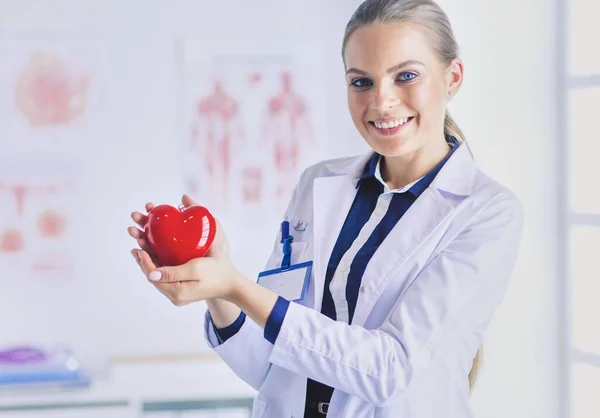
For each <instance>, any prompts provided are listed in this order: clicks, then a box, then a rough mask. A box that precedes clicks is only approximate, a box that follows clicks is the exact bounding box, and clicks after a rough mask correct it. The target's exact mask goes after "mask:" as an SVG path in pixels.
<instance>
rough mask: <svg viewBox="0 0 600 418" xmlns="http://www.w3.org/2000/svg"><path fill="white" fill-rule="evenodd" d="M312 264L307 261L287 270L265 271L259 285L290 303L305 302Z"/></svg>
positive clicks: (259, 276)
mask: <svg viewBox="0 0 600 418" xmlns="http://www.w3.org/2000/svg"><path fill="white" fill-rule="evenodd" d="M312 264H313V262H312V261H306V262H304V263H300V264H295V265H293V266H290V267H289V268H287V269H282V268H278V269H273V270H268V271H263V272H262V273H260V274H259V275H258V281H257V283H258V284H260V285H261V286H263V287H266V288H267V289H269V290H272V291H273V292H275V293H276V294H277V295H278V296H281V297H282V298H285V299H287V300H289V301H292V302H296V301H300V300H303V299H304V296H305V294H306V290H307V289H308V283H309V281H310V273H311V271H312Z"/></svg>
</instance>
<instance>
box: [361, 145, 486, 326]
mask: <svg viewBox="0 0 600 418" xmlns="http://www.w3.org/2000/svg"><path fill="white" fill-rule="evenodd" d="M475 172H476V166H475V163H474V161H473V159H472V157H471V155H470V153H469V150H468V147H467V146H466V144H464V143H461V144H460V148H459V149H457V150H456V152H455V153H454V154H453V155H452V156H451V157H450V159H449V160H448V161H447V162H446V164H444V167H442V169H441V170H440V172H439V173H438V175H437V176H436V178H435V179H434V181H433V182H432V183H431V185H430V186H429V187H428V188H427V189H426V190H425V191H424V192H423V194H421V196H420V197H419V198H418V199H417V200H416V201H415V203H413V205H412V206H411V207H410V209H409V210H408V211H407V212H406V213H405V214H404V216H402V218H400V220H399V221H398V223H397V224H396V226H395V227H394V228H393V229H392V230H391V231H390V233H389V235H388V236H387V237H386V238H385V240H384V241H383V242H382V243H381V245H380V247H379V248H378V250H377V251H376V252H375V254H374V255H373V258H371V260H370V261H369V264H368V265H367V268H366V270H365V273H364V275H363V281H362V283H363V289H364V291H361V292H360V293H359V295H358V300H357V303H356V310H355V312H354V317H353V319H352V323H353V324H356V325H364V324H365V321H366V320H367V317H368V316H369V313H370V312H371V309H372V308H373V306H374V305H375V302H376V301H377V299H378V298H379V297H380V296H381V293H382V292H383V291H384V290H385V289H386V287H387V285H388V284H389V282H390V280H392V278H393V277H394V275H395V274H396V273H397V272H398V270H399V269H400V268H401V267H402V266H403V265H404V264H405V263H406V261H407V260H408V259H409V258H410V257H412V256H413V255H414V254H415V252H416V251H417V249H418V248H419V247H420V246H421V245H422V244H423V242H424V241H425V240H426V239H427V237H429V236H431V234H433V233H434V232H435V231H436V230H437V229H438V228H439V227H440V226H441V225H442V224H443V223H444V221H445V220H446V219H447V218H448V217H449V216H452V213H453V212H454V210H455V205H456V204H458V202H460V201H461V200H462V199H463V198H465V197H466V196H469V195H470V194H471V192H472V189H473V182H474V178H475ZM449 196H452V198H450V199H448V197H449ZM423 262H425V260H423Z"/></svg>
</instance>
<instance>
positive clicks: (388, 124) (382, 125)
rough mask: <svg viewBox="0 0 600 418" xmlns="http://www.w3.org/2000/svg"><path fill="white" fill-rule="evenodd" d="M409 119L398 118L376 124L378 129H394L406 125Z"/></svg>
mask: <svg viewBox="0 0 600 418" xmlns="http://www.w3.org/2000/svg"><path fill="white" fill-rule="evenodd" d="M408 119H409V118H403V119H397V120H395V121H392V122H375V126H376V127H377V128H378V129H392V128H395V127H397V126H400V125H404V124H405V123H406V122H408Z"/></svg>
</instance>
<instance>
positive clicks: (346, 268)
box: [340, 264, 348, 273]
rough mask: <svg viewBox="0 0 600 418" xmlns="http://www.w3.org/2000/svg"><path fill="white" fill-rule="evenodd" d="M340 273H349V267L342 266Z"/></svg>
mask: <svg viewBox="0 0 600 418" xmlns="http://www.w3.org/2000/svg"><path fill="white" fill-rule="evenodd" d="M340 271H341V272H342V273H345V272H347V271H348V266H346V265H345V264H342V265H341V266H340Z"/></svg>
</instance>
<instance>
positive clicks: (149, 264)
mask: <svg viewBox="0 0 600 418" xmlns="http://www.w3.org/2000/svg"><path fill="white" fill-rule="evenodd" d="M135 251H136V253H137V255H138V259H139V260H140V261H139V265H140V268H141V269H142V271H143V272H144V274H145V275H146V277H148V278H150V277H149V276H150V274H151V273H152V272H153V271H155V270H156V268H157V267H158V266H157V265H156V264H154V262H153V261H152V258H150V256H149V255H148V253H147V252H146V251H144V250H135Z"/></svg>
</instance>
